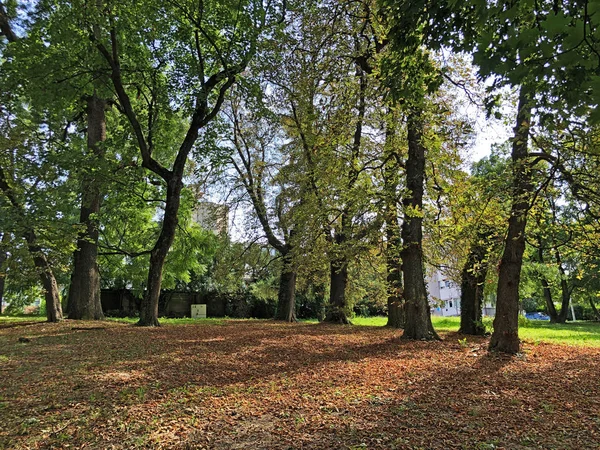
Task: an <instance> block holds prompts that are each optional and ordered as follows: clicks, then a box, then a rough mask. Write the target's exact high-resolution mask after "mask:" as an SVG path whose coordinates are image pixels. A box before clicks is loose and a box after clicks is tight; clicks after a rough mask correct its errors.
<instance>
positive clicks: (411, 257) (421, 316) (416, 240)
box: [400, 110, 439, 340]
mask: <svg viewBox="0 0 600 450" xmlns="http://www.w3.org/2000/svg"><path fill="white" fill-rule="evenodd" d="M421 113H422V111H419V110H411V111H410V112H409V115H408V118H407V129H408V158H407V160H406V189H407V191H408V192H407V194H406V195H405V196H404V198H403V199H402V206H403V207H404V221H403V223H402V231H401V235H402V244H403V246H402V251H401V253H400V258H401V259H402V274H403V275H404V301H405V324H404V334H403V335H402V338H403V339H425V340H432V339H439V337H438V335H437V334H436V332H435V331H434V329H433V325H432V323H431V310H430V306H429V301H428V299H427V289H426V287H425V276H424V271H423V247H422V244H423V218H422V212H423V191H424V186H423V182H424V177H425V147H424V145H423V142H422V139H423V123H422V122H421Z"/></svg>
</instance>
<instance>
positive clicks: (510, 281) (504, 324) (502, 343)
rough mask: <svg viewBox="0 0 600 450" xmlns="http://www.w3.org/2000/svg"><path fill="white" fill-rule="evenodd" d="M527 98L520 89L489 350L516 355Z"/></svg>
mask: <svg viewBox="0 0 600 450" xmlns="http://www.w3.org/2000/svg"><path fill="white" fill-rule="evenodd" d="M530 102H531V96H530V95H528V93H527V91H526V89H525V88H524V87H521V90H520V93H519V106H518V112H517V124H516V126H515V131H514V133H515V134H514V138H513V143H512V164H513V180H512V184H513V187H512V189H513V192H512V206H511V214H510V219H509V220H508V234H507V237H506V241H505V246H504V253H503V255H502V260H501V261H500V271H499V274H498V290H497V303H496V318H495V319H494V332H493V333H492V338H491V340H490V350H494V351H499V352H504V353H512V354H514V353H518V351H519V345H520V342H519V282H520V280H521V266H522V264H523V253H524V251H525V227H526V225H527V212H528V211H529V206H530V205H529V203H530V200H531V196H532V193H531V191H532V179H531V172H530V167H529V164H528V161H527V148H528V140H529V129H530V121H531V104H530Z"/></svg>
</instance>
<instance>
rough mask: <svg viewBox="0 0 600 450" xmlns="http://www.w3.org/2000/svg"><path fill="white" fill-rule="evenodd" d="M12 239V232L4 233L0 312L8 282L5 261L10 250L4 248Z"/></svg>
mask: <svg viewBox="0 0 600 450" xmlns="http://www.w3.org/2000/svg"><path fill="white" fill-rule="evenodd" d="M9 240H10V233H7V232H4V233H3V234H2V243H1V244H0V314H2V312H3V311H2V302H3V301H4V286H5V283H6V267H4V263H5V262H6V260H7V259H8V251H7V250H6V249H5V248H4V247H5V246H6V245H7V244H8V242H9Z"/></svg>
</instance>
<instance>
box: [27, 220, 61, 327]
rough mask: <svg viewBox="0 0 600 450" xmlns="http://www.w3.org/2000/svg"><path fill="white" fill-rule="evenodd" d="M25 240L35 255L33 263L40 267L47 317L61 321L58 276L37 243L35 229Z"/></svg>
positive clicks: (29, 232) (32, 254) (49, 319)
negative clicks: (55, 276) (56, 276)
mask: <svg viewBox="0 0 600 450" xmlns="http://www.w3.org/2000/svg"><path fill="white" fill-rule="evenodd" d="M25 240H26V241H27V248H28V250H29V253H30V254H31V256H32V257H33V263H34V265H35V267H36V268H37V269H38V273H39V275H40V280H41V281H42V287H43V288H44V291H45V293H44V297H45V299H46V318H47V319H48V322H60V321H61V320H62V319H63V313H62V305H61V304H60V293H59V291H58V284H57V283H56V278H54V272H53V271H52V266H51V265H50V262H49V261H48V258H47V257H46V255H45V254H44V252H43V251H42V249H41V247H40V246H39V245H38V244H37V243H36V236H35V233H34V232H33V231H31V230H30V231H28V232H27V233H25Z"/></svg>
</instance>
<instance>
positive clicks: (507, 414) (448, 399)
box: [0, 321, 600, 449]
mask: <svg viewBox="0 0 600 450" xmlns="http://www.w3.org/2000/svg"><path fill="white" fill-rule="evenodd" d="M15 325H16V326H3V327H1V328H0V448H10V449H26V448H98V449H108V448H115V449H121V448H127V449H129V448H174V449H192V448H194V449H196V448H197V449H202V448H214V449H325V448H331V449H362V448H368V449H394V448H396V449H420V448H424V449H429V448H435V449H455V448H456V449H497V448H506V449H525V448H544V449H587V448H600V349H599V348H586V347H570V346H561V345H553V344H545V343H541V344H538V345H534V344H526V345H525V346H524V350H523V353H522V354H521V355H519V356H517V357H513V358H509V357H504V356H499V355H489V354H488V353H487V352H486V351H485V347H486V345H487V341H486V339H485V338H481V339H475V338H468V339H467V342H466V343H465V342H464V341H462V343H459V339H462V336H459V335H457V334H455V333H449V334H446V335H444V336H443V337H444V338H445V340H444V341H443V342H434V343H428V342H405V341H401V340H400V339H399V337H400V335H401V331H397V330H390V329H386V328H375V327H350V326H333V325H322V324H295V325H287V324H279V323H275V322H265V321H223V322H222V323H219V322H217V323H201V324H198V325H193V324H192V325H177V326H174V325H167V326H163V327H160V328H155V329H142V328H137V327H134V326H132V325H128V324H122V323H114V322H102V323H84V322H74V321H66V322H63V323H61V324H46V323H33V324H26V323H25V324H18V325H17V324H15ZM19 338H26V339H21V341H26V342H20V341H19ZM27 340H29V341H28V342H27Z"/></svg>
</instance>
